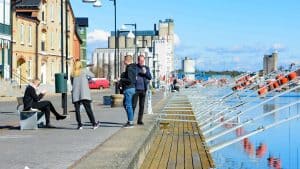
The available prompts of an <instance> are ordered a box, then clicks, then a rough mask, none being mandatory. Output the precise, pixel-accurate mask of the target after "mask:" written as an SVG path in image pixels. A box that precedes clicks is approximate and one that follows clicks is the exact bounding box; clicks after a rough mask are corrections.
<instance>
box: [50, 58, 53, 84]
mask: <svg viewBox="0 0 300 169" xmlns="http://www.w3.org/2000/svg"><path fill="white" fill-rule="evenodd" d="M50 77H51V79H52V80H53V79H54V67H53V61H52V62H50Z"/></svg>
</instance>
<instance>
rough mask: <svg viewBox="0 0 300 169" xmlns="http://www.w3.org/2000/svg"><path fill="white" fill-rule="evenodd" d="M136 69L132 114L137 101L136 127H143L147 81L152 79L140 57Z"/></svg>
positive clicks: (142, 57) (141, 56)
mask: <svg viewBox="0 0 300 169" xmlns="http://www.w3.org/2000/svg"><path fill="white" fill-rule="evenodd" d="M136 68H137V76H136V77H137V78H136V85H135V88H136V90H135V91H136V93H135V94H134V96H133V112H134V110H135V108H136V105H137V101H138V100H139V115H138V121H137V124H138V125H143V124H144V123H143V115H144V106H145V97H146V92H147V89H148V86H149V81H150V80H151V79H152V76H151V73H150V69H149V67H148V66H146V65H145V57H144V56H143V55H140V56H139V57H138V64H137V65H136Z"/></svg>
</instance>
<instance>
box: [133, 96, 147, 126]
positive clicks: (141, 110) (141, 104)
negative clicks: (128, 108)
mask: <svg viewBox="0 0 300 169" xmlns="http://www.w3.org/2000/svg"><path fill="white" fill-rule="evenodd" d="M145 98H146V91H145V90H137V91H136V93H135V94H134V96H133V100H132V107H133V112H134V111H135V108H136V105H137V101H138V100H139V114H138V122H142V121H143V115H144V107H145Z"/></svg>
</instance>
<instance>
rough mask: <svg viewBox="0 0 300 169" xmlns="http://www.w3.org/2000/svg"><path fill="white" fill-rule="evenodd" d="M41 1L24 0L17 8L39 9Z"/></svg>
mask: <svg viewBox="0 0 300 169" xmlns="http://www.w3.org/2000/svg"><path fill="white" fill-rule="evenodd" d="M40 3H41V0H26V1H25V0H23V1H21V2H19V3H18V4H17V5H16V8H30V9H37V8H38V7H39V6H40Z"/></svg>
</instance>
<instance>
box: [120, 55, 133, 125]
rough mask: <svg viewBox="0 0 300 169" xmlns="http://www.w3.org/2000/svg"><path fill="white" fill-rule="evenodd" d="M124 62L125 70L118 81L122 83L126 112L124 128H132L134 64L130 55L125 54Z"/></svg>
mask: <svg viewBox="0 0 300 169" xmlns="http://www.w3.org/2000/svg"><path fill="white" fill-rule="evenodd" d="M124 64H125V65H126V70H125V73H124V76H123V77H122V78H121V80H120V82H121V84H122V89H123V92H124V101H125V110H126V112H127V119H128V121H127V123H126V125H125V126H124V127H125V128H133V127H134V124H133V116H134V114H133V108H132V99H133V95H134V94H135V84H136V64H135V63H132V56H131V55H127V56H125V58H124Z"/></svg>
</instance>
